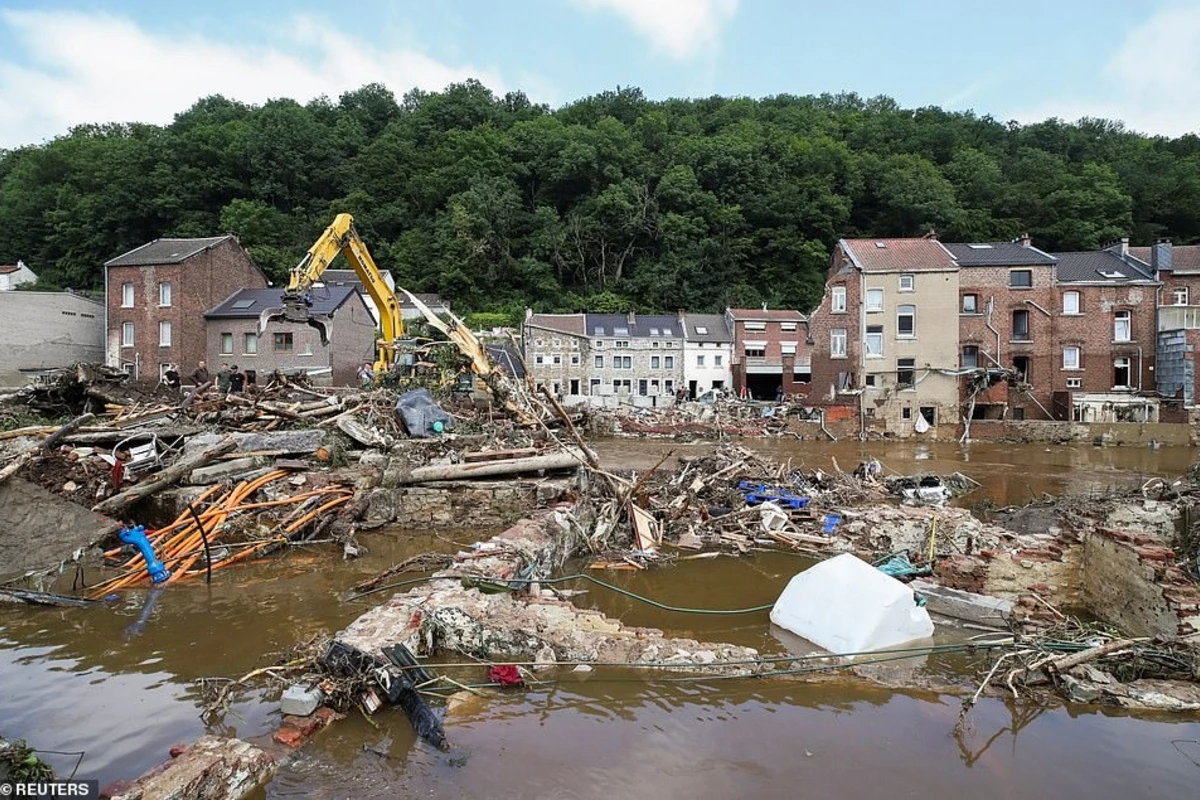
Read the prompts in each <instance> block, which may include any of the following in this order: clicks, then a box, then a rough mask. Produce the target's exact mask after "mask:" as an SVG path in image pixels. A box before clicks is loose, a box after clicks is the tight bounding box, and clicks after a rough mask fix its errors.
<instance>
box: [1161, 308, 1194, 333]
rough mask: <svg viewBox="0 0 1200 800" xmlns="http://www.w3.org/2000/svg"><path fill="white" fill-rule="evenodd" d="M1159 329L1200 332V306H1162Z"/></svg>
mask: <svg viewBox="0 0 1200 800" xmlns="http://www.w3.org/2000/svg"><path fill="white" fill-rule="evenodd" d="M1158 329H1159V330H1160V331H1177V330H1181V329H1182V330H1200V306H1161V307H1160V308H1159V309H1158Z"/></svg>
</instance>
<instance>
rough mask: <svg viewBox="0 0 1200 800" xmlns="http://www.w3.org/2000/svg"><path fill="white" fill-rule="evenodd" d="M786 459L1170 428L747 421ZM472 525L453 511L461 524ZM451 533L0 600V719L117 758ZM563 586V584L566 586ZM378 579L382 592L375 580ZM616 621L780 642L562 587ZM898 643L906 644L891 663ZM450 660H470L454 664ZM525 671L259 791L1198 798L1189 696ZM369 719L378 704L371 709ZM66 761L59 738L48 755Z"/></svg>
mask: <svg viewBox="0 0 1200 800" xmlns="http://www.w3.org/2000/svg"><path fill="white" fill-rule="evenodd" d="M756 446H758V447H761V448H762V449H764V450H767V451H768V452H770V453H771V454H772V455H774V456H777V457H789V456H790V457H792V458H793V459H794V460H795V461H796V462H797V463H801V462H803V463H804V464H806V465H807V466H821V467H826V468H827V467H829V466H831V461H830V458H831V457H834V458H836V459H837V461H838V463H839V464H840V465H841V466H842V467H844V468H847V469H848V468H851V467H853V466H854V464H856V463H857V462H858V461H859V460H861V459H862V458H863V457H865V456H866V455H874V456H876V457H878V458H880V459H881V460H883V462H884V463H885V464H886V465H887V466H888V467H890V468H893V469H895V470H898V471H901V472H909V471H912V470H913V469H916V468H919V469H933V470H937V471H953V470H960V471H962V472H965V473H967V474H969V475H971V476H972V477H974V478H975V479H976V480H979V481H980V482H982V483H983V484H984V489H982V490H981V493H982V494H983V496H987V497H990V498H991V499H993V501H994V502H997V503H1009V502H1020V501H1022V500H1025V499H1027V498H1029V497H1031V496H1034V495H1038V494H1040V493H1042V492H1051V493H1059V492H1063V491H1070V492H1074V493H1088V492H1095V493H1101V492H1105V491H1108V490H1109V489H1110V488H1113V487H1116V486H1124V485H1129V484H1132V483H1136V482H1140V481H1143V480H1145V479H1146V478H1147V477H1148V476H1152V475H1168V476H1169V475H1172V474H1177V473H1178V472H1180V471H1181V470H1182V469H1183V468H1184V467H1186V466H1187V464H1188V463H1190V461H1191V457H1192V456H1191V452H1190V451H1189V450H1187V449H1185V448H1177V449H1169V448H1164V449H1161V450H1151V449H1149V448H1139V449H1128V448H1120V449H1118V448H1108V449H1101V448H1090V447H1072V448H1062V447H1059V448H1054V447H1051V448H1045V447H1042V446H1007V445H973V446H971V447H970V448H969V449H965V450H960V449H959V448H957V447H955V446H952V445H950V446H913V445H906V444H890V443H884V444H880V443H870V444H869V445H867V446H864V447H860V446H858V445H857V444H855V445H847V444H844V443H828V444H815V443H810V442H794V443H777V442H770V443H758V444H756ZM704 447H705V445H675V444H669V443H659V442H642V441H631V442H605V443H602V444H601V445H600V448H599V449H600V451H601V453H602V457H603V460H604V461H605V462H606V463H607V464H610V465H612V466H620V467H630V468H642V469H645V468H646V467H648V466H650V465H652V464H653V463H655V462H656V461H657V460H658V459H659V458H660V457H661V455H662V453H664V452H665V451H666V450H668V449H674V450H675V451H676V453H677V454H688V453H691V452H700V451H701V450H702V448H704ZM492 533H494V531H491V530H479V531H470V532H463V533H458V534H455V535H454V536H453V537H451V538H452V539H453V540H455V541H457V542H459V543H461V544H464V545H465V544H468V543H470V542H472V541H476V540H479V539H483V538H486V537H487V536H489V535H491V534H492ZM455 541H448V540H446V539H439V538H436V537H431V536H424V535H414V534H410V533H407V532H405V531H401V530H390V531H386V532H381V533H374V534H369V535H366V536H364V537H363V542H364V544H366V545H367V547H368V548H369V553H368V554H367V555H366V556H365V557H364V558H362V559H359V560H356V561H350V562H344V561H342V560H341V556H340V553H339V552H337V551H335V550H333V549H329V548H326V547H322V546H316V547H313V548H310V549H306V550H303V551H297V552H293V553H291V554H289V555H287V556H286V557H285V558H277V559H273V560H270V561H267V562H263V563H261V564H257V565H249V566H246V567H244V568H235V569H230V570H223V571H221V572H219V573H217V574H215V575H214V576H213V583H212V585H211V586H205V585H204V584H203V583H190V584H178V585H172V586H171V587H170V588H169V589H166V590H164V591H162V592H160V593H158V594H157V595H152V594H148V593H147V592H144V591H139V592H131V593H128V594H126V595H124V596H123V597H122V598H121V599H120V600H119V601H118V602H116V603H114V604H112V605H110V606H109V607H107V608H94V609H35V608H27V607H10V606H0V734H3V735H6V736H10V737H24V738H26V739H28V740H29V741H30V742H31V743H32V744H33V745H34V746H36V747H40V748H43V749H46V750H56V751H82V752H83V753H84V756H83V761H82V763H81V765H80V767H79V775H80V776H83V777H88V778H98V779H100V780H101V781H102V782H103V781H108V780H112V779H115V778H127V777H132V776H135V775H137V774H139V773H140V772H142V771H144V770H145V769H147V768H149V767H151V766H153V765H154V764H156V763H158V762H160V761H161V760H163V759H164V758H165V755H166V751H167V749H168V748H169V747H170V746H171V745H172V744H175V743H176V742H183V741H189V740H192V739H194V738H196V737H197V736H199V735H200V734H202V733H203V732H205V728H204V726H203V724H202V723H201V721H200V719H199V716H198V713H199V707H200V694H199V691H198V689H197V687H196V684H195V681H196V679H198V678H202V677H207V676H223V677H230V676H237V675H240V674H243V673H245V672H248V671H249V670H251V669H254V668H255V667H258V666H263V665H264V664H265V663H267V661H265V660H264V656H265V655H267V654H271V653H273V652H276V651H282V650H285V649H287V648H290V647H291V646H293V645H294V644H295V643H297V642H300V641H303V640H306V639H308V638H309V637H311V636H313V635H315V634H316V633H318V632H320V631H322V630H324V631H334V630H336V629H338V628H341V627H343V626H344V625H346V624H347V623H349V622H350V621H351V620H352V619H354V618H355V617H356V616H358V614H360V613H361V612H362V611H363V610H364V609H365V608H366V607H367V604H366V603H364V602H359V603H347V602H344V601H343V600H342V599H341V595H342V593H343V592H344V591H345V590H346V588H347V587H349V586H350V585H352V584H353V583H355V582H356V581H358V580H361V579H363V578H365V577H368V576H370V575H373V574H375V573H376V572H378V571H379V570H381V569H382V568H384V567H386V566H389V565H390V564H392V563H394V562H396V561H398V560H400V559H403V558H405V557H407V556H409V555H413V554H416V553H421V552H427V551H430V550H442V551H447V550H450V551H452V550H455V549H457V547H458V546H457V545H456V544H455ZM804 564H805V562H804V561H803V560H801V559H799V558H796V557H792V556H788V555H784V554H756V555H754V556H752V557H748V558H742V559H732V558H726V557H722V558H717V559H709V560H699V561H690V562H684V563H680V564H679V565H678V566H677V567H675V568H672V569H664V570H658V571H647V572H641V573H636V574H631V573H616V574H612V573H604V574H603V577H605V578H606V579H608V580H610V581H612V582H613V583H616V584H619V585H621V586H624V587H626V588H628V589H630V590H632V591H635V592H638V593H642V594H646V595H650V596H653V597H655V598H656V599H659V600H661V601H662V602H665V603H668V604H676V605H684V606H693V607H707V608H738V607H746V606H752V605H757V604H762V603H770V602H772V601H773V600H774V599H775V597H776V596H777V595H778V593H779V591H780V590H781V589H782V587H783V585H784V584H785V583H786V582H787V580H788V579H789V578H790V577H791V575H792V574H793V573H794V572H795V571H797V570H799V569H801V568H803V566H804ZM580 588H584V587H582V586H581V587H580ZM385 596H386V595H381V596H379V597H380V598H382V597H385ZM575 602H577V603H579V604H581V605H587V606H594V607H597V608H600V609H602V610H604V611H605V612H606V613H609V614H612V615H614V616H619V617H620V618H622V619H623V620H625V621H626V622H628V623H630V624H634V625H652V626H654V627H659V628H663V629H664V630H666V631H667V632H668V633H671V634H674V635H694V636H696V637H698V638H700V639H709V640H722V641H731V642H735V643H739V644H746V645H750V646H753V647H757V648H759V649H760V650H761V651H763V652H771V653H775V652H786V651H787V650H788V649H789V648H791V647H794V646H795V644H796V643H795V642H793V641H789V640H788V639H787V637H786V636H783V635H780V633H779V632H777V631H775V630H772V628H771V626H770V625H769V623H768V621H767V619H766V614H765V613H761V614H757V615H746V616H737V617H728V616H724V617H722V616H703V615H681V614H677V613H669V612H664V611H660V610H657V609H654V608H651V607H648V606H645V605H641V604H637V603H635V602H634V601H631V600H629V599H628V598H625V597H622V596H620V595H615V594H612V593H609V592H607V591H605V590H603V589H600V588H597V587H592V588H590V589H589V591H588V593H587V594H584V595H582V596H580V597H579V598H577V599H576V601H575ZM901 663H902V664H903V663H904V662H901ZM971 667H972V664H971V663H969V662H965V663H964V661H961V660H960V661H951V660H938V659H937V658H931V659H929V660H928V661H922V662H919V663H915V664H905V666H904V668H905V669H911V670H914V671H916V672H917V673H924V674H928V675H938V676H940V677H941V679H942V680H941V682H943V683H944V682H947V681H948V682H951V683H953V682H956V681H962V680H965V679H964V677H963V676H964V670H969V669H970V668H971ZM456 677H458V678H459V679H460V680H472V679H476V680H482V675H481V674H480V675H474V676H472V674H471V673H469V672H464V673H456ZM545 680H546V682H545V683H543V684H540V685H537V686H535V687H534V688H532V689H531V690H528V691H521V692H513V693H504V694H499V695H494V696H492V697H489V698H486V699H482V698H472V699H471V700H469V701H468V702H467V703H466V704H465V705H463V706H461V707H459V708H456V709H455V710H454V711H453V712H452V713H450V714H449V715H448V716H447V718H446V732H447V736H448V738H449V739H450V741H451V742H452V744H453V748H452V750H451V751H450V752H448V753H442V752H438V751H434V750H430V749H428V748H427V747H425V746H424V745H421V744H419V743H417V742H416V741H415V737H414V736H413V733H412V729H411V727H410V725H409V723H408V721H407V719H406V718H405V717H404V716H403V714H402V713H401V712H399V711H385V712H383V713H381V714H379V715H377V716H376V717H375V718H374V720H373V722H374V723H375V725H374V726H373V725H371V724H369V723H368V722H366V721H365V720H364V719H363V718H362V717H360V716H357V715H351V716H350V717H348V718H347V719H345V720H343V721H341V722H339V723H337V724H336V725H334V726H333V727H332V728H331V729H330V730H328V731H326V732H324V733H322V734H320V735H318V736H317V737H316V738H315V739H314V740H313V741H312V742H311V743H310V744H309V745H308V746H307V747H306V748H305V749H304V750H302V751H301V752H300V753H299V754H298V756H297V757H296V758H295V759H294V760H293V761H291V762H289V763H288V764H287V765H286V766H285V767H284V768H283V769H282V770H281V772H280V774H279V775H278V776H277V777H276V778H275V779H274V780H273V781H272V782H271V783H270V784H269V785H268V786H267V787H266V788H265V790H263V795H264V796H266V797H273V798H275V797H278V798H284V797H287V798H293V797H313V798H335V797H337V798H341V797H380V798H384V797H389V798H390V797H410V796H425V797H469V798H491V797H531V798H540V797H547V798H550V797H554V798H560V797H581V798H582V797H604V798H606V799H608V800H611V799H612V798H625V797H695V798H709V797H712V798H723V797H731V796H741V797H755V798H758V797H789V798H790V797H797V796H814V795H827V796H836V797H881V798H895V797H914V796H919V797H923V798H951V797H972V798H991V797H997V798H1017V797H1021V798H1024V797H1079V796H1087V797H1089V798H1108V797H1113V798H1117V797H1122V798H1126V797H1173V798H1183V797H1195V796H1196V786H1197V785H1200V744H1198V743H1197V741H1198V740H1200V717H1197V716H1194V715H1175V716H1146V715H1142V716H1133V715H1129V714H1125V713H1121V712H1115V711H1101V710H1097V709H1087V710H1080V709H1077V708H1071V707H1064V706H1052V707H1048V708H1043V707H1037V706H1033V705H1029V704H1023V703H1019V704H1009V703H1005V702H1002V701H999V700H985V701H983V702H981V703H980V704H979V705H978V706H977V707H976V709H975V711H974V712H973V713H972V715H971V723H972V724H971V726H970V729H969V731H968V733H967V734H966V736H965V737H961V738H956V737H954V736H953V735H952V729H953V727H954V722H955V718H956V716H957V714H958V709H959V699H958V698H957V697H955V696H951V695H944V694H936V693H929V692H918V691H891V690H885V689H881V688H877V687H874V686H872V685H870V684H867V683H864V682H861V681H840V682H836V683H822V684H812V685H809V684H802V683H793V682H787V681H785V680H775V681H763V680H744V679H738V680H715V681H714V680H711V679H710V680H703V681H686V682H675V681H670V680H667V679H666V676H663V675H661V674H658V675H646V674H642V673H637V672H631V671H620V670H614V669H605V668H598V669H596V670H595V671H593V672H591V673H565V674H553V673H546V674H545ZM276 723H277V706H276V703H275V701H274V699H273V698H272V697H271V696H270V695H269V694H268V693H267V692H266V691H260V692H256V693H253V694H250V695H249V696H247V697H245V698H243V699H242V700H241V701H240V702H239V703H237V704H236V705H234V707H233V708H232V710H231V713H229V714H228V715H227V716H226V717H225V719H224V721H223V723H222V724H220V725H218V726H215V727H214V728H211V729H209V730H210V732H213V733H218V734H228V735H238V736H241V737H243V738H249V737H255V736H259V735H262V734H266V733H268V732H269V731H271V730H272V729H273V728H274V726H275V724H276ZM376 726H377V727H376ZM48 760H49V761H51V763H53V764H54V765H55V766H56V767H58V768H59V769H60V771H63V772H64V774H65V773H66V772H69V771H70V768H71V766H72V765H73V764H74V761H75V758H74V757H72V756H64V755H49V756H48Z"/></svg>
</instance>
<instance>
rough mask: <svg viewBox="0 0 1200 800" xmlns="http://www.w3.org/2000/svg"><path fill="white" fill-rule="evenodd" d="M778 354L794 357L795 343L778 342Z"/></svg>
mask: <svg viewBox="0 0 1200 800" xmlns="http://www.w3.org/2000/svg"><path fill="white" fill-rule="evenodd" d="M779 352H780V353H782V354H783V355H785V356H794V355H796V343H795V342H780V343H779Z"/></svg>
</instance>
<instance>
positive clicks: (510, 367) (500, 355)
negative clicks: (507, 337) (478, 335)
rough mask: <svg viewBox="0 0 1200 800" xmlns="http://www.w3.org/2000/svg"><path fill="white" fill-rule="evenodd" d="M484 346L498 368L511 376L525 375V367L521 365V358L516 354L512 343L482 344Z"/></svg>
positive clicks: (519, 376) (520, 376)
mask: <svg viewBox="0 0 1200 800" xmlns="http://www.w3.org/2000/svg"><path fill="white" fill-rule="evenodd" d="M484 347H486V348H487V352H488V356H489V357H490V358H491V359H492V361H494V362H495V363H496V365H497V366H499V367H500V369H502V370H504V371H505V372H507V373H508V374H509V375H510V376H511V377H513V378H524V377H525V368H524V367H523V366H521V359H520V358H519V357H518V356H517V351H515V350H513V348H512V345H509V344H504V343H501V344H489V345H484Z"/></svg>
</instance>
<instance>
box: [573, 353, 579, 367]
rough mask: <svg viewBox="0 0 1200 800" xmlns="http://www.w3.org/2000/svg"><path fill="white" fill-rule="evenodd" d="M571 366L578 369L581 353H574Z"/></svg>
mask: <svg viewBox="0 0 1200 800" xmlns="http://www.w3.org/2000/svg"><path fill="white" fill-rule="evenodd" d="M571 366H572V367H578V366H579V353H572V354H571Z"/></svg>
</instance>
